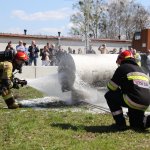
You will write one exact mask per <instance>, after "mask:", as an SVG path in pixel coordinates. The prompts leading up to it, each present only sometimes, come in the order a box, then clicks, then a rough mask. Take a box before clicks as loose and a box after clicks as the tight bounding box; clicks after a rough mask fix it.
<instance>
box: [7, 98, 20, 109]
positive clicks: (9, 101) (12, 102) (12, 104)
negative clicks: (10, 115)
mask: <svg viewBox="0 0 150 150" xmlns="http://www.w3.org/2000/svg"><path fill="white" fill-rule="evenodd" d="M5 103H6V104H7V106H8V108H9V109H16V108H19V105H18V104H17V103H16V102H15V100H14V98H13V97H12V98H9V99H7V100H5Z"/></svg>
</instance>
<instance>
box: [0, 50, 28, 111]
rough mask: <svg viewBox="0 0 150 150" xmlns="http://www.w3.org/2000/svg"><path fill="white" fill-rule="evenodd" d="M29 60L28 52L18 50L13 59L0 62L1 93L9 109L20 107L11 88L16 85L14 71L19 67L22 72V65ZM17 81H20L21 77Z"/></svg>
mask: <svg viewBox="0 0 150 150" xmlns="http://www.w3.org/2000/svg"><path fill="white" fill-rule="evenodd" d="M27 60H28V56H27V55H26V53H24V52H21V51H18V52H17V53H16V54H14V56H13V58H12V60H6V61H2V62H0V70H1V71H0V94H1V95H2V97H3V99H4V101H5V103H6V105H7V106H8V108H9V109H16V108H18V107H19V104H18V103H17V102H16V101H15V99H14V97H13V94H12V91H11V88H13V87H14V83H13V80H14V77H13V72H14V71H15V70H16V69H17V70H19V72H20V73H21V68H22V65H23V64H24V63H25V62H26V61H27ZM15 81H16V80H15ZM17 81H19V79H18V80H17ZM20 81H21V80H20ZM15 85H16V84H15ZM14 88H15V87H14Z"/></svg>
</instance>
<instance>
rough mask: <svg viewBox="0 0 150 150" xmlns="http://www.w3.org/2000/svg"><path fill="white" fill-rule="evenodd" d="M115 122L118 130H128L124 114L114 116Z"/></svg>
mask: <svg viewBox="0 0 150 150" xmlns="http://www.w3.org/2000/svg"><path fill="white" fill-rule="evenodd" d="M113 118H114V120H115V122H116V128H117V129H118V130H120V131H122V130H126V129H127V126H126V121H125V118H124V116H123V114H119V115H116V116H113Z"/></svg>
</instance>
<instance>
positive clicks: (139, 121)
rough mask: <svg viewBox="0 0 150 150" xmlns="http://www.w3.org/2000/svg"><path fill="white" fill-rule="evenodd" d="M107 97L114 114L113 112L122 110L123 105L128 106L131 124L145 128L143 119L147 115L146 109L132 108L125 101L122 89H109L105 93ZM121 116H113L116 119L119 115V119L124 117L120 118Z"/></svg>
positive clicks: (134, 126)
mask: <svg viewBox="0 0 150 150" xmlns="http://www.w3.org/2000/svg"><path fill="white" fill-rule="evenodd" d="M105 98H106V101H107V104H108V106H109V108H110V111H111V112H112V114H113V112H117V111H120V110H122V107H126V108H128V116H129V123H130V126H131V127H133V128H144V123H143V120H144V117H145V115H144V111H141V110H137V109H133V108H130V107H129V106H128V105H127V104H126V103H125V102H124V99H123V93H122V92H121V90H117V91H108V92H107V93H106V94H105ZM120 116H121V115H120V114H118V115H116V116H115V117H114V116H113V117H114V119H115V118H117V117H118V119H123V118H119V117H120ZM122 117H123V115H122Z"/></svg>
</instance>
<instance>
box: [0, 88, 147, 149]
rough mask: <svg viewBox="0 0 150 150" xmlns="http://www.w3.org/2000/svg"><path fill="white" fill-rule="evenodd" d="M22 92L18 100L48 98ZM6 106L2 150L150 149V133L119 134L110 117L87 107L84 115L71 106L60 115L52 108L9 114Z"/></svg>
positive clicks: (1, 117)
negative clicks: (92, 111)
mask: <svg viewBox="0 0 150 150" xmlns="http://www.w3.org/2000/svg"><path fill="white" fill-rule="evenodd" d="M20 90H22V91H20ZM20 90H19V91H20V93H19V94H18V93H17V92H18V91H15V94H16V95H17V97H18V98H23V99H28V98H29V97H30V98H36V97H43V96H44V95H43V94H42V93H40V92H39V91H36V90H35V89H32V88H30V87H25V88H22V89H20ZM36 92H37V93H36ZM33 93H34V96H33V97H32V95H33ZM20 94H21V95H20ZM28 96H29V97H28ZM3 105H4V104H1V106H0V108H1V109H0V149H1V150H118V149H119V150H127V149H129V150H149V149H150V129H149V130H147V131H146V132H137V131H134V130H131V129H129V130H126V131H124V132H118V131H116V130H115V129H114V128H111V127H110V125H111V124H112V123H114V122H113V119H112V117H111V115H110V114H92V113H87V112H85V110H86V107H81V108H82V111H80V112H72V111H71V110H72V107H71V106H70V107H69V106H68V107H61V108H60V109H59V111H58V109H51V108H49V109H44V110H37V109H32V108H20V109H16V110H9V109H4V108H3V107H2V106H3Z"/></svg>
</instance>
